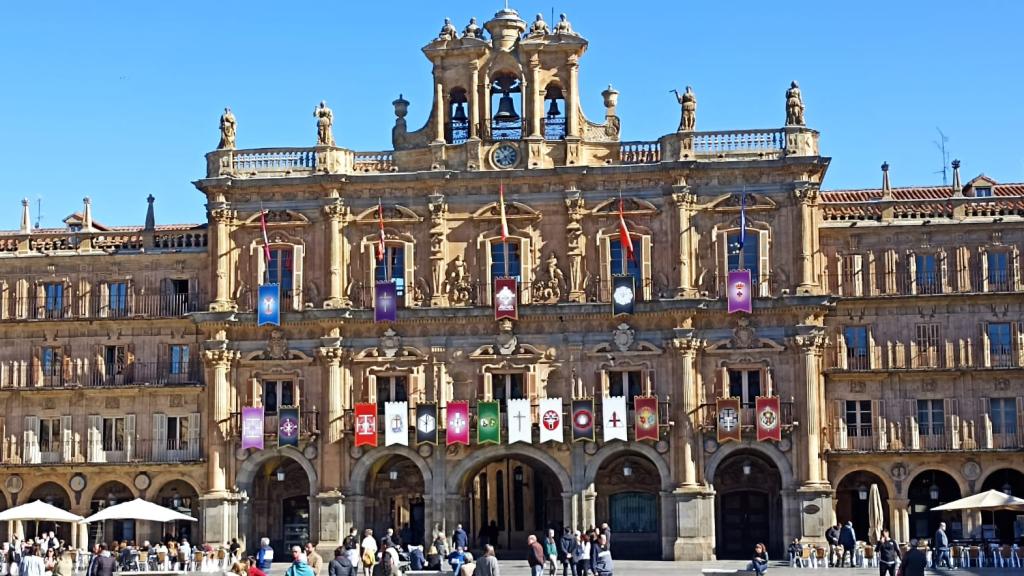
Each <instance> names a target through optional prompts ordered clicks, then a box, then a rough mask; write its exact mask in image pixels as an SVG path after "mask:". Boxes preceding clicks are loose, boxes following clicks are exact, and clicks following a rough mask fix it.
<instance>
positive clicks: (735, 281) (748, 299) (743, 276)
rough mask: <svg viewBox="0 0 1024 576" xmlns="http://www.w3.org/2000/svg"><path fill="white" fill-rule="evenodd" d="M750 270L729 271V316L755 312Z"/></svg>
mask: <svg viewBox="0 0 1024 576" xmlns="http://www.w3.org/2000/svg"><path fill="white" fill-rule="evenodd" d="M752 292H753V287H752V286H751V285H750V270H729V312H728V313H729V314H732V313H733V312H746V313H747V314H751V313H753V311H754V302H753V294H752Z"/></svg>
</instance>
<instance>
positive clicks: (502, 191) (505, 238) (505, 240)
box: [499, 182, 508, 278]
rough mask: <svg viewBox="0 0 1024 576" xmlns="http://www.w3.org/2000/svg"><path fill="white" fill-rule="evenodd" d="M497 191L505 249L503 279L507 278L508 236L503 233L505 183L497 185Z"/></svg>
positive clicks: (502, 241)
mask: <svg viewBox="0 0 1024 576" xmlns="http://www.w3.org/2000/svg"><path fill="white" fill-rule="evenodd" d="M499 190H500V194H501V208H502V210H503V212H502V214H501V218H502V222H501V225H502V230H501V231H502V234H501V243H502V244H503V245H504V249H505V278H508V234H506V233H505V228H504V227H505V226H507V224H506V223H507V222H508V219H507V218H506V217H505V213H504V209H505V183H504V182H502V183H501V184H499Z"/></svg>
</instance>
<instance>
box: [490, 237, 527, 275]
mask: <svg viewBox="0 0 1024 576" xmlns="http://www.w3.org/2000/svg"><path fill="white" fill-rule="evenodd" d="M505 246H508V258H507V259H508V270H507V272H508V273H506V269H505V260H506V256H505ZM505 276H507V277H509V278H515V279H516V281H517V282H522V280H523V260H522V254H521V251H520V246H519V242H518V241H516V240H509V241H508V242H501V241H500V240H499V241H497V242H491V279H492V280H493V279H495V278H502V277H505Z"/></svg>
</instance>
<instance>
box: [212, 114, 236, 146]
mask: <svg viewBox="0 0 1024 576" xmlns="http://www.w3.org/2000/svg"><path fill="white" fill-rule="evenodd" d="M235 128H237V122H235V115H234V114H232V113H231V108H225V109H224V113H223V114H221V116H220V143H219V144H217V149H218V150H234V149H235Z"/></svg>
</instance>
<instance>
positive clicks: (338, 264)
mask: <svg viewBox="0 0 1024 576" xmlns="http://www.w3.org/2000/svg"><path fill="white" fill-rule="evenodd" d="M347 212H348V208H347V207H346V206H345V204H344V202H342V200H341V198H335V199H334V201H333V202H332V203H331V204H328V205H327V206H324V215H325V216H326V218H324V224H325V225H326V226H327V229H326V230H324V235H325V236H326V237H327V299H326V300H324V303H323V307H324V308H344V307H345V306H348V305H349V302H348V297H347V296H348V295H347V294H345V285H346V284H348V279H347V276H348V262H347V258H346V253H345V250H344V246H343V243H344V240H345V239H344V238H343V237H342V233H341V226H342V224H343V222H344V219H345V215H346V214H347ZM315 305H316V303H314V306H315Z"/></svg>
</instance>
